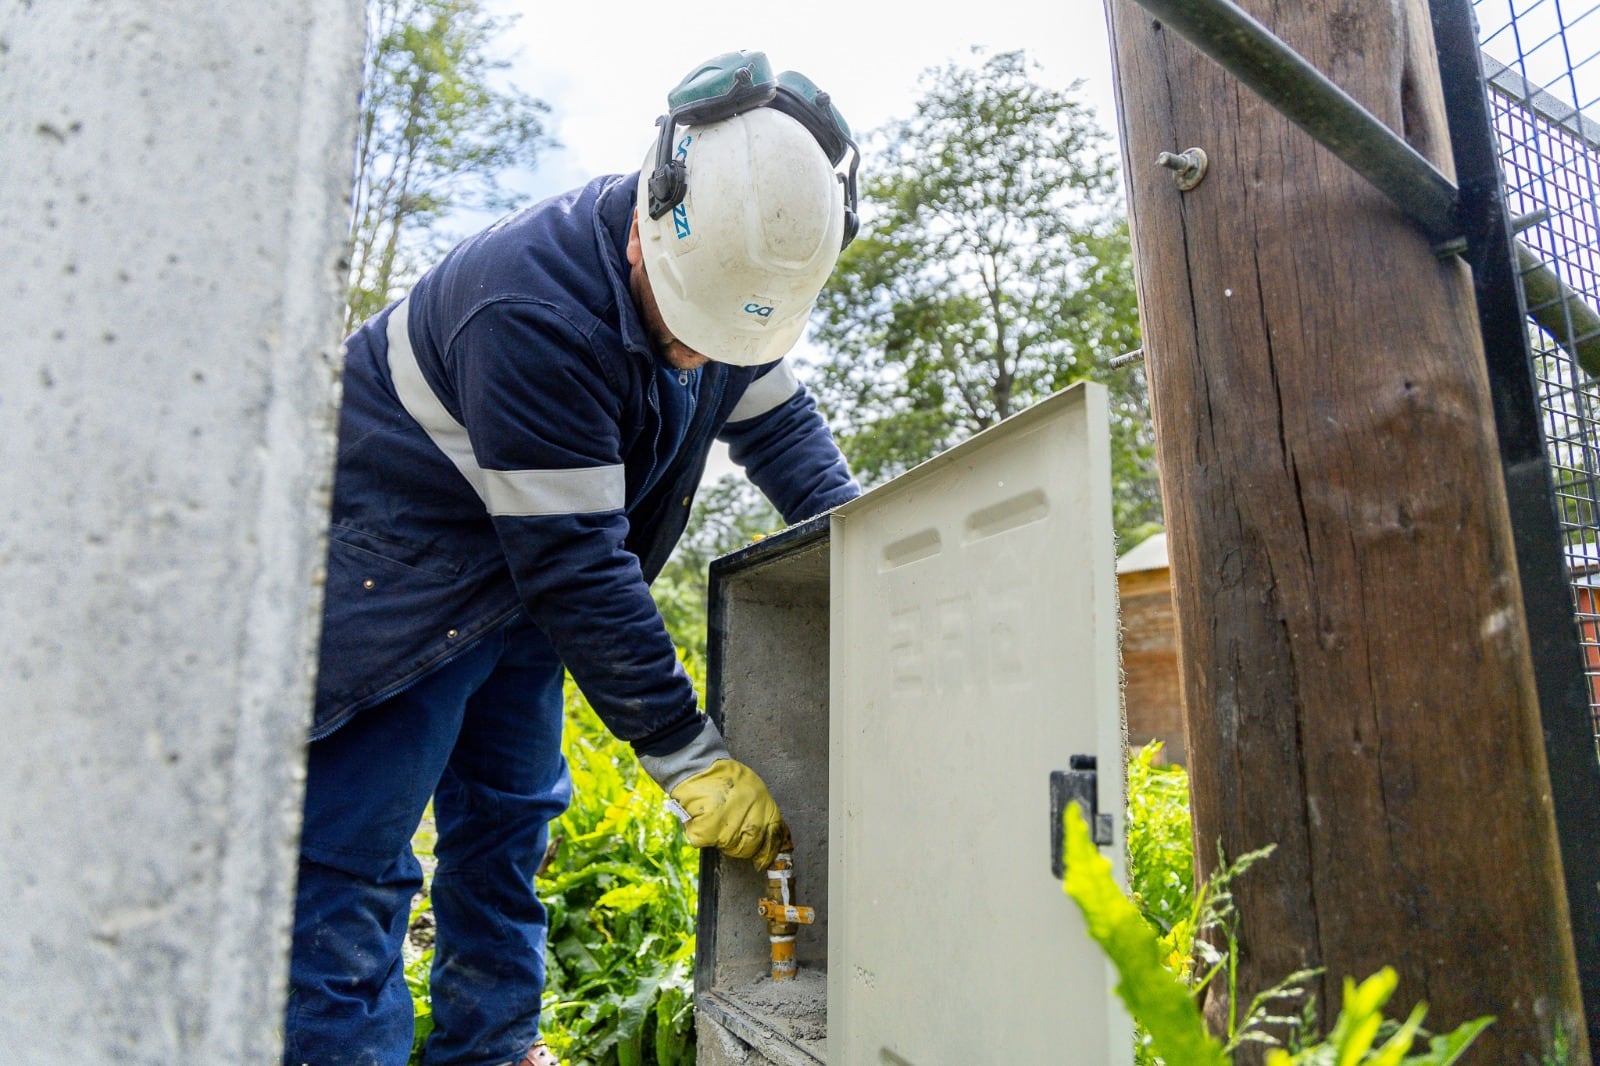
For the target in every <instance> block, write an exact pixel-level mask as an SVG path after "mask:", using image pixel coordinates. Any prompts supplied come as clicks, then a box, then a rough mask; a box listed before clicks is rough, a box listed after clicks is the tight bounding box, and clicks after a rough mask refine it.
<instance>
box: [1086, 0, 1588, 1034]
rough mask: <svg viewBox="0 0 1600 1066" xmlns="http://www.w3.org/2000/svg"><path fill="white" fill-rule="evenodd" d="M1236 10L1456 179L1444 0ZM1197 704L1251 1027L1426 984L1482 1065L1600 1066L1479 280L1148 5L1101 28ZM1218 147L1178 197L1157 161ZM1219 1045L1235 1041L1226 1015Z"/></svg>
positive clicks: (1205, 825)
mask: <svg viewBox="0 0 1600 1066" xmlns="http://www.w3.org/2000/svg"><path fill="white" fill-rule="evenodd" d="M1244 6H1245V7H1246V8H1247V9H1248V10H1249V11H1250V12H1251V14H1252V15H1254V16H1255V17H1256V18H1258V19H1260V20H1262V21H1263V22H1264V23H1266V24H1267V25H1268V27H1269V28H1271V29H1272V30H1273V31H1274V32H1275V33H1276V34H1277V35H1278V36H1279V37H1280V38H1282V39H1284V40H1285V41H1286V42H1287V43H1288V44H1289V45H1290V46H1291V47H1293V48H1295V49H1296V50H1298V51H1299V52H1300V53H1301V54H1302V55H1304V56H1305V57H1306V58H1307V59H1308V60H1309V61H1310V62H1311V63H1312V64H1314V65H1315V66H1316V67H1317V68H1318V69H1320V70H1322V71H1323V72H1324V73H1326V74H1327V75H1328V76H1329V77H1331V78H1332V79H1333V80H1334V81H1335V82H1337V83H1338V84H1339V85H1340V86H1342V87H1343V88H1344V89H1345V90H1346V91H1347V92H1349V93H1350V94H1351V95H1352V96H1354V97H1355V98H1356V99H1357V100H1359V101H1360V102H1361V103H1362V104H1363V105H1364V106H1366V107H1367V108H1368V109H1369V110H1370V111H1372V112H1373V113H1374V114H1375V115H1377V116H1378V117H1379V118H1380V119H1381V120H1382V121H1384V122H1385V123H1387V124H1388V125H1389V126H1390V128H1392V129H1394V130H1395V131H1397V132H1399V133H1401V134H1402V135H1403V136H1404V137H1405V138H1406V139H1407V140H1408V141H1409V142H1410V143H1411V144H1412V146H1413V147H1415V148H1416V149H1417V150H1418V151H1420V152H1422V153H1423V154H1424V155H1426V156H1427V157H1428V158H1429V159H1431V160H1433V161H1434V163H1435V165H1437V166H1438V167H1439V168H1440V169H1441V170H1443V171H1444V172H1445V173H1447V174H1448V173H1450V172H1451V169H1450V160H1449V147H1448V146H1449V139H1448V134H1447V130H1446V125H1445V119H1444V109H1443V103H1442V100H1441V98H1440V93H1439V87H1438V73H1437V64H1436V61H1435V57H1434V52H1433V43H1432V37H1431V32H1430V29H1429V16H1428V9H1427V4H1426V0H1395V2H1393V3H1386V4H1372V3H1357V2H1353V0H1336V2H1331V3H1277V4H1273V3H1267V2H1266V0H1245V3H1244ZM1107 7H1108V13H1109V21H1110V25H1111V36H1112V47H1113V53H1114V62H1115V68H1116V73H1117V81H1118V104H1119V117H1120V123H1121V132H1122V144H1123V150H1124V163H1125V167H1126V175H1127V184H1128V194H1129V211H1130V215H1131V221H1132V228H1133V239H1134V253H1135V263H1136V269H1137V272H1138V279H1139V306H1140V312H1141V315H1142V318H1143V328H1144V345H1145V352H1146V359H1147V361H1148V365H1149V373H1150V392H1151V403H1152V408H1153V411H1154V417H1155V426H1156V435H1157V442H1158V449H1159V458H1160V464H1161V470H1162V481H1163V492H1164V497H1165V503H1166V513H1167V521H1168V546H1169V550H1170V554H1171V565H1172V573H1173V580H1174V585H1175V595H1176V602H1177V609H1178V616H1179V643H1180V662H1181V672H1182V676H1183V686H1184V695H1185V701H1186V704H1187V707H1188V754H1189V764H1190V773H1191V778H1192V781H1193V788H1194V803H1195V833H1196V851H1197V854H1198V856H1199V858H1200V863H1201V870H1202V873H1206V872H1209V871H1210V870H1211V869H1212V868H1213V867H1214V866H1215V862H1216V849H1217V843H1218V841H1219V840H1220V842H1221V844H1222V846H1223V847H1224V848H1225V849H1226V852H1227V854H1228V855H1229V856H1230V857H1231V856H1236V855H1238V854H1240V853H1242V852H1244V851H1246V850H1249V849H1252V848H1258V847H1261V846H1263V845H1266V844H1276V845H1277V851H1276V853H1275V854H1274V855H1273V856H1272V858H1270V859H1269V860H1267V861H1266V863H1265V864H1263V865H1260V866H1257V867H1256V868H1255V869H1254V870H1253V871H1252V872H1251V873H1249V874H1248V875H1246V876H1245V877H1244V879H1243V880H1242V881H1241V882H1240V883H1239V884H1238V885H1237V886H1236V890H1237V899H1238V903H1239V908H1240V911H1241V914H1242V917H1243V922H1242V929H1241V932H1242V938H1241V940H1242V953H1241V969H1240V973H1241V984H1240V998H1241V1001H1242V1003H1241V1009H1242V1007H1243V1004H1244V1003H1248V1001H1249V998H1250V997H1251V996H1252V995H1253V994H1254V993H1255V992H1257V991H1260V990H1261V989H1263V988H1266V987H1268V986H1270V985H1272V984H1274V983H1276V982H1277V981H1278V980H1280V979H1282V978H1283V977H1285V976H1287V975H1288V974H1289V973H1290V972H1292V971H1294V970H1296V969H1300V968H1304V967H1317V966H1321V967H1325V968H1326V974H1325V975H1324V976H1323V978H1322V979H1321V980H1320V982H1319V983H1318V984H1317V986H1316V987H1317V991H1318V993H1319V999H1320V1003H1319V1006H1320V1009H1321V1017H1322V1018H1323V1020H1324V1021H1325V1022H1326V1021H1328V1020H1331V1018H1332V1016H1333V1014H1334V1013H1335V1012H1336V1011H1337V1010H1338V1007H1339V992H1340V987H1341V983H1342V980H1343V978H1344V977H1345V976H1347V975H1348V976H1352V977H1355V978H1358V979H1359V978H1364V977H1366V976H1368V975H1369V974H1371V973H1372V972H1374V971H1375V970H1377V969H1378V968H1379V967H1381V966H1384V965H1392V966H1394V967H1395V968H1396V969H1397V970H1398V971H1399V973H1400V975H1401V983H1400V988H1399V991H1398V992H1397V994H1396V997H1395V1000H1394V1001H1393V1004H1392V1006H1393V1007H1394V1009H1396V1010H1401V1011H1403V1010H1408V1009H1409V1008H1410V1006H1411V1005H1412V1004H1413V1003H1415V1002H1417V1001H1419V1000H1425V1001H1426V1002H1427V1003H1428V1004H1429V1006H1430V1008H1431V1009H1430V1013H1429V1016H1428V1019H1427V1025H1428V1027H1429V1028H1430V1029H1433V1030H1434V1031H1436V1032H1438V1031H1444V1030H1447V1029H1449V1028H1452V1027H1454V1026H1456V1025H1458V1024H1460V1023H1461V1022H1463V1021H1466V1020H1469V1019H1471V1018H1474V1017H1478V1016H1480V1015H1484V1014H1493V1015H1495V1016H1497V1018H1498V1019H1499V1020H1498V1021H1497V1022H1496V1023H1495V1024H1494V1025H1493V1026H1492V1027H1491V1028H1490V1030H1489V1032H1488V1033H1486V1034H1485V1036H1484V1037H1482V1038H1480V1042H1479V1044H1478V1046H1477V1049H1476V1050H1475V1051H1474V1053H1473V1054H1472V1055H1471V1056H1469V1060H1468V1061H1471V1062H1475V1063H1496V1064H1499V1063H1519V1064H1520V1063H1530V1064H1538V1063H1542V1062H1544V1061H1546V1060H1544V1059H1542V1058H1541V1057H1540V1056H1541V1055H1542V1054H1543V1053H1544V1052H1546V1051H1548V1050H1549V1049H1550V1048H1551V1047H1552V1046H1553V1045H1554V1043H1555V1041H1556V1040H1557V1034H1558V1033H1561V1034H1564V1035H1565V1038H1566V1039H1567V1040H1568V1041H1569V1043H1570V1044H1571V1046H1572V1047H1573V1048H1574V1051H1575V1054H1574V1055H1573V1057H1572V1058H1571V1059H1570V1061H1572V1062H1584V1063H1587V1062H1589V1061H1590V1060H1589V1057H1588V1054H1587V1051H1586V1048H1587V1042H1586V1038H1585V1035H1584V1026H1583V1023H1582V1012H1581V1007H1580V1002H1579V995H1578V988H1577V979H1576V973H1575V968H1574V961H1573V954H1572V946H1571V939H1570V933H1569V931H1568V927H1567V918H1566V915H1567V906H1566V900H1565V896H1564V889H1563V884H1562V878H1561V869H1560V859H1559V854H1558V851H1557V846H1556V836H1555V825H1554V820H1553V817H1552V813H1551V807H1550V801H1549V786H1548V779H1547V774H1546V769H1545V755H1544V747H1543V741H1542V739H1541V733H1540V723H1539V714H1538V708H1537V703H1536V699H1535V691H1534V683H1533V677H1532V673H1531V669H1530V666H1529V656H1528V641H1527V634H1526V627H1525V622H1524V617H1523V613H1522V606H1521V604H1522V599H1521V595H1520V591H1519V587H1518V583H1517V573H1516V569H1515V562H1514V558H1513V553H1512V541H1511V536H1510V531H1509V521H1508V517H1507V513H1506V502H1505V492H1504V488H1503V484H1502V481H1501V476H1500V462H1499V458H1498V455H1497V452H1496V445H1495V435H1494V429H1493V423H1492V415H1491V409H1490V403H1489V396H1488V386H1487V378H1486V375H1485V370H1484V360H1483V352H1482V345H1481V341H1480V339H1479V334H1478V324H1477V319H1476V315H1475V311H1474V304H1473V294H1472V287H1471V282H1470V279H1469V277H1468V275H1467V272H1466V269H1465V267H1464V266H1463V265H1462V264H1461V263H1460V262H1459V261H1457V260H1455V259H1445V260H1440V259H1439V258H1437V257H1436V256H1435V255H1434V253H1433V251H1432V250H1431V249H1430V248H1429V246H1428V243H1427V241H1426V240H1425V239H1424V238H1423V237H1422V236H1421V235H1420V234H1418V233H1417V232H1416V231H1415V230H1414V228H1413V227H1412V226H1411V225H1410V224H1409V223H1407V222H1406V221H1405V220H1404V219H1403V218H1402V216H1401V215H1400V214H1399V212H1398V211H1397V210H1396V209H1395V208H1394V207H1393V206H1392V205H1391V204H1389V203H1388V202H1387V201H1386V200H1385V199H1384V198H1383V197H1382V195H1380V194H1379V193H1378V192H1376V191H1375V190H1374V189H1372V188H1371V187H1370V186H1369V185H1367V184H1366V183H1365V182H1364V181H1363V180H1362V179H1361V178H1360V177H1358V176H1357V175H1356V174H1354V173H1353V172H1352V171H1350V170H1349V169H1348V168H1347V167H1345V166H1344V165H1343V164H1342V163H1340V162H1339V161H1338V160H1337V159H1335V158H1334V157H1333V156H1332V155H1331V154H1330V153H1328V152H1327V151H1325V150H1324V149H1322V148H1320V147H1318V146H1317V145H1316V144H1315V143H1314V142H1313V141H1312V140H1311V138H1310V137H1309V136H1307V135H1306V134H1304V133H1302V132H1301V131H1299V130H1298V129H1296V128H1294V127H1293V126H1291V125H1290V124H1289V123H1288V122H1287V121H1285V120H1284V119H1283V118H1281V117H1280V116H1279V115H1278V114H1277V113H1276V112H1275V111H1274V110H1273V108H1272V106H1271V105H1270V104H1269V103H1268V102H1266V101H1264V100H1261V99H1259V98H1258V97H1256V96H1255V95H1254V94H1252V93H1251V91H1250V90H1248V89H1246V88H1244V87H1243V86H1242V85H1240V84H1239V83H1238V82H1237V81H1236V80H1235V79H1234V78H1233V77H1232V76H1231V75H1229V74H1228V73H1227V72H1226V71H1224V70H1223V69H1222V68H1221V67H1220V66H1218V65H1217V64H1216V63H1214V62H1212V61H1211V60H1210V59H1208V58H1206V57H1205V56H1203V55H1202V54H1201V53H1200V52H1198V51H1197V50H1196V49H1195V48H1194V47H1193V46H1191V45H1189V44H1188V43H1186V42H1185V41H1183V40H1182V39H1181V38H1179V37H1178V36H1177V35H1176V34H1174V33H1172V32H1170V31H1168V30H1165V29H1164V28H1163V27H1162V26H1161V25H1160V23H1159V22H1158V21H1157V20H1156V19H1155V18H1153V17H1152V16H1151V15H1150V14H1148V13H1147V12H1146V11H1145V10H1144V9H1142V8H1140V7H1139V6H1137V5H1136V4H1135V3H1133V2H1132V0H1107ZM1190 147H1200V148H1203V149H1204V150H1205V152H1206V153H1207V156H1208V157H1209V168H1208V171H1207V173H1206V175H1205V177H1204V179H1203V180H1202V181H1201V183H1200V184H1199V185H1198V186H1197V187H1195V188H1193V189H1191V190H1189V191H1180V190H1179V189H1178V188H1177V186H1176V184H1175V181H1174V174H1173V172H1172V171H1169V170H1165V169H1162V168H1159V167H1157V166H1156V165H1155V159H1156V157H1157V155H1158V154H1159V153H1161V152H1173V153H1181V152H1183V151H1185V150H1186V149H1188V148H1190ZM1213 989H1215V992H1214V993H1213V994H1212V1000H1211V1002H1208V1004H1207V1008H1208V1016H1209V1017H1211V1018H1212V1019H1213V1024H1216V1023H1217V1020H1218V1019H1219V1018H1220V1017H1221V1015H1220V1013H1219V1012H1220V1008H1221V1004H1220V1003H1219V1002H1218V994H1219V993H1220V994H1225V989H1222V988H1220V987H1218V986H1216V985H1214V986H1213Z"/></svg>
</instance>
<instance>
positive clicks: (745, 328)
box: [638, 107, 854, 366]
mask: <svg viewBox="0 0 1600 1066" xmlns="http://www.w3.org/2000/svg"><path fill="white" fill-rule="evenodd" d="M673 136H674V138H675V143H674V144H673V146H672V154H673V159H674V161H675V162H677V163H681V164H682V169H683V175H684V186H683V187H684V190H685V191H684V194H683V199H682V201H681V202H680V203H677V204H676V205H675V206H673V207H672V209H671V210H668V211H665V212H664V213H662V214H661V216H660V217H659V218H652V217H650V216H651V211H650V210H649V209H648V205H649V203H650V188H649V185H650V176H651V174H652V172H653V169H654V168H655V167H656V157H657V154H658V153H657V148H656V147H655V146H654V145H652V147H651V150H650V152H649V153H648V154H647V155H646V157H645V162H644V166H643V168H642V169H641V171H640V174H639V199H638V203H639V214H638V217H639V237H640V243H641V245H642V248H643V252H644V269H645V274H646V276H647V277H648V278H649V280H650V286H651V288H652V290H653V291H654V294H655V299H656V304H657V305H658V306H659V307H660V310H661V318H662V320H663V322H664V323H665V324H666V327H667V329H669V330H670V331H671V332H672V335H673V336H674V337H676V338H677V339H678V340H679V341H682V342H683V343H684V344H686V345H688V346H689V347H690V348H692V349H694V350H695V351H696V352H699V353H700V354H701V355H704V356H707V357H709V358H711V359H715V360H717V361H718V362H723V363H733V364H735V365H738V366H753V365H756V364H760V363H770V362H772V361H773V360H775V359H780V358H782V357H783V355H784V354H785V353H786V352H788V351H789V349H790V348H792V347H794V344H795V342H796V341H798V340H799V339H800V334H801V333H802V332H804V331H805V326H806V320H807V318H808V317H809V316H810V314H811V308H812V307H813V306H814V305H815V303H816V300H817V294H818V293H819V292H821V291H822V286H823V284H824V283H825V282H826V281H827V280H828V275H829V274H831V273H832V272H833V266H834V263H835V261H837V259H838V257H839V251H840V248H841V247H842V245H843V244H844V243H846V242H845V232H846V217H845V216H846V213H847V205H846V202H845V201H846V196H845V195H843V194H842V193H841V189H840V184H841V179H840V176H839V174H838V173H837V172H836V171H835V169H834V164H833V162H832V161H830V160H829V158H828V156H827V155H826V154H825V152H824V150H823V149H822V148H821V147H819V145H818V141H817V138H816V136H814V135H813V133H812V132H810V131H809V130H808V129H807V128H806V127H805V126H804V125H802V124H801V123H800V122H799V121H797V120H796V119H794V118H792V117H790V116H789V115H787V114H784V113H783V112H782V111H779V110H777V109H775V108H773V107H757V108H755V109H754V110H751V111H746V112H744V113H742V114H739V115H735V116H734V117H732V118H726V119H722V120H720V121H716V122H711V123H709V124H707V125H702V126H695V125H691V126H688V127H687V128H682V127H680V128H679V129H677V130H676V131H674V132H673ZM851 228H852V229H853V228H854V227H851Z"/></svg>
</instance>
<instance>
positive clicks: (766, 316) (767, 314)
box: [744, 296, 773, 326]
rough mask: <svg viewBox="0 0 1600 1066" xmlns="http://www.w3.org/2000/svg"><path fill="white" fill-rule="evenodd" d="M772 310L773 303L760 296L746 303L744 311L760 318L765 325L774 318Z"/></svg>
mask: <svg viewBox="0 0 1600 1066" xmlns="http://www.w3.org/2000/svg"><path fill="white" fill-rule="evenodd" d="M772 310H773V308H772V305H771V304H769V303H767V302H766V301H765V300H763V299H762V298H761V297H759V296H758V297H756V298H755V299H754V300H751V301H750V302H749V303H747V304H745V305H744V313H745V314H746V315H749V316H750V317H752V318H759V319H760V320H761V324H762V325H763V326H764V325H766V324H767V323H768V322H770V321H771V320H772Z"/></svg>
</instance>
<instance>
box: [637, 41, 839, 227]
mask: <svg viewBox="0 0 1600 1066" xmlns="http://www.w3.org/2000/svg"><path fill="white" fill-rule="evenodd" d="M667 107H668V108H669V109H670V110H669V111H668V112H667V113H666V114H665V115H662V116H661V117H660V118H658V119H656V125H657V126H658V127H660V133H659V134H658V135H657V137H656V158H655V170H654V171H652V172H651V174H650V182H649V190H650V217H651V218H660V217H661V216H662V215H664V214H666V213H667V212H668V211H671V210H672V209H673V208H674V207H676V206H677V205H678V204H680V203H682V202H683V198H684V196H685V195H687V193H688V191H689V183H688V168H687V167H686V165H685V164H684V162H683V160H682V159H680V158H678V157H676V156H675V155H674V154H673V140H674V138H675V137H676V136H677V130H678V127H680V126H706V125H710V124H711V123H713V122H721V121H722V120H723V119H729V118H733V117H734V116H735V115H739V114H742V113H744V112H746V111H752V110H754V109H755V108H758V107H770V108H772V109H773V110H775V111H781V112H782V113H783V114H785V115H788V116H789V117H790V118H792V119H794V120H795V121H797V122H799V123H800V124H801V125H802V126H804V127H805V128H806V129H807V130H808V131H810V133H811V136H812V137H814V138H816V141H817V144H818V145H819V146H821V148H822V151H823V153H824V154H825V155H826V156H827V157H828V162H829V163H830V164H831V165H832V166H833V167H834V168H835V169H836V170H837V169H838V167H839V166H840V165H841V163H843V162H844V159H845V156H846V155H848V156H849V157H850V161H849V168H848V170H847V171H846V172H845V173H843V174H841V175H839V182H840V184H842V185H843V186H844V201H845V230H844V242H843V243H844V245H845V246H848V245H849V244H850V242H851V241H852V240H854V239H855V235H856V231H857V229H858V228H859V226H860V223H859V221H858V219H857V216H856V168H857V167H858V166H859V165H860V162H861V150H860V149H859V148H858V147H857V146H856V142H855V139H854V138H853V137H852V136H851V135H850V126H849V124H848V123H846V122H845V120H844V116H843V115H841V114H839V109H838V108H836V107H834V106H833V100H832V99H831V98H830V97H829V96H828V94H827V93H825V92H823V91H822V90H821V89H819V88H817V86H816V83H814V82H813V81H812V80H811V79H810V78H808V77H806V76H805V75H804V74H800V73H797V72H795V71H792V70H786V71H784V72H783V73H781V74H779V75H777V76H776V77H774V76H773V73H772V64H771V63H770V62H769V61H768V60H767V57H766V54H765V53H764V52H727V53H724V54H723V55H720V56H717V57H715V58H713V59H709V60H707V61H706V62H705V63H703V64H701V65H700V66H699V67H698V68H696V69H695V70H694V71H692V72H690V74H689V75H688V76H687V77H685V78H684V79H683V80H682V81H681V82H679V83H678V85H677V87H676V88H674V89H673V90H672V91H671V92H670V93H668V94H667Z"/></svg>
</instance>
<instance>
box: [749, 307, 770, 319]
mask: <svg viewBox="0 0 1600 1066" xmlns="http://www.w3.org/2000/svg"><path fill="white" fill-rule="evenodd" d="M744 313H745V314H747V315H760V316H761V317H762V318H769V317H771V315H772V308H770V307H767V306H765V305H762V304H758V303H747V304H745V305H744Z"/></svg>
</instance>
